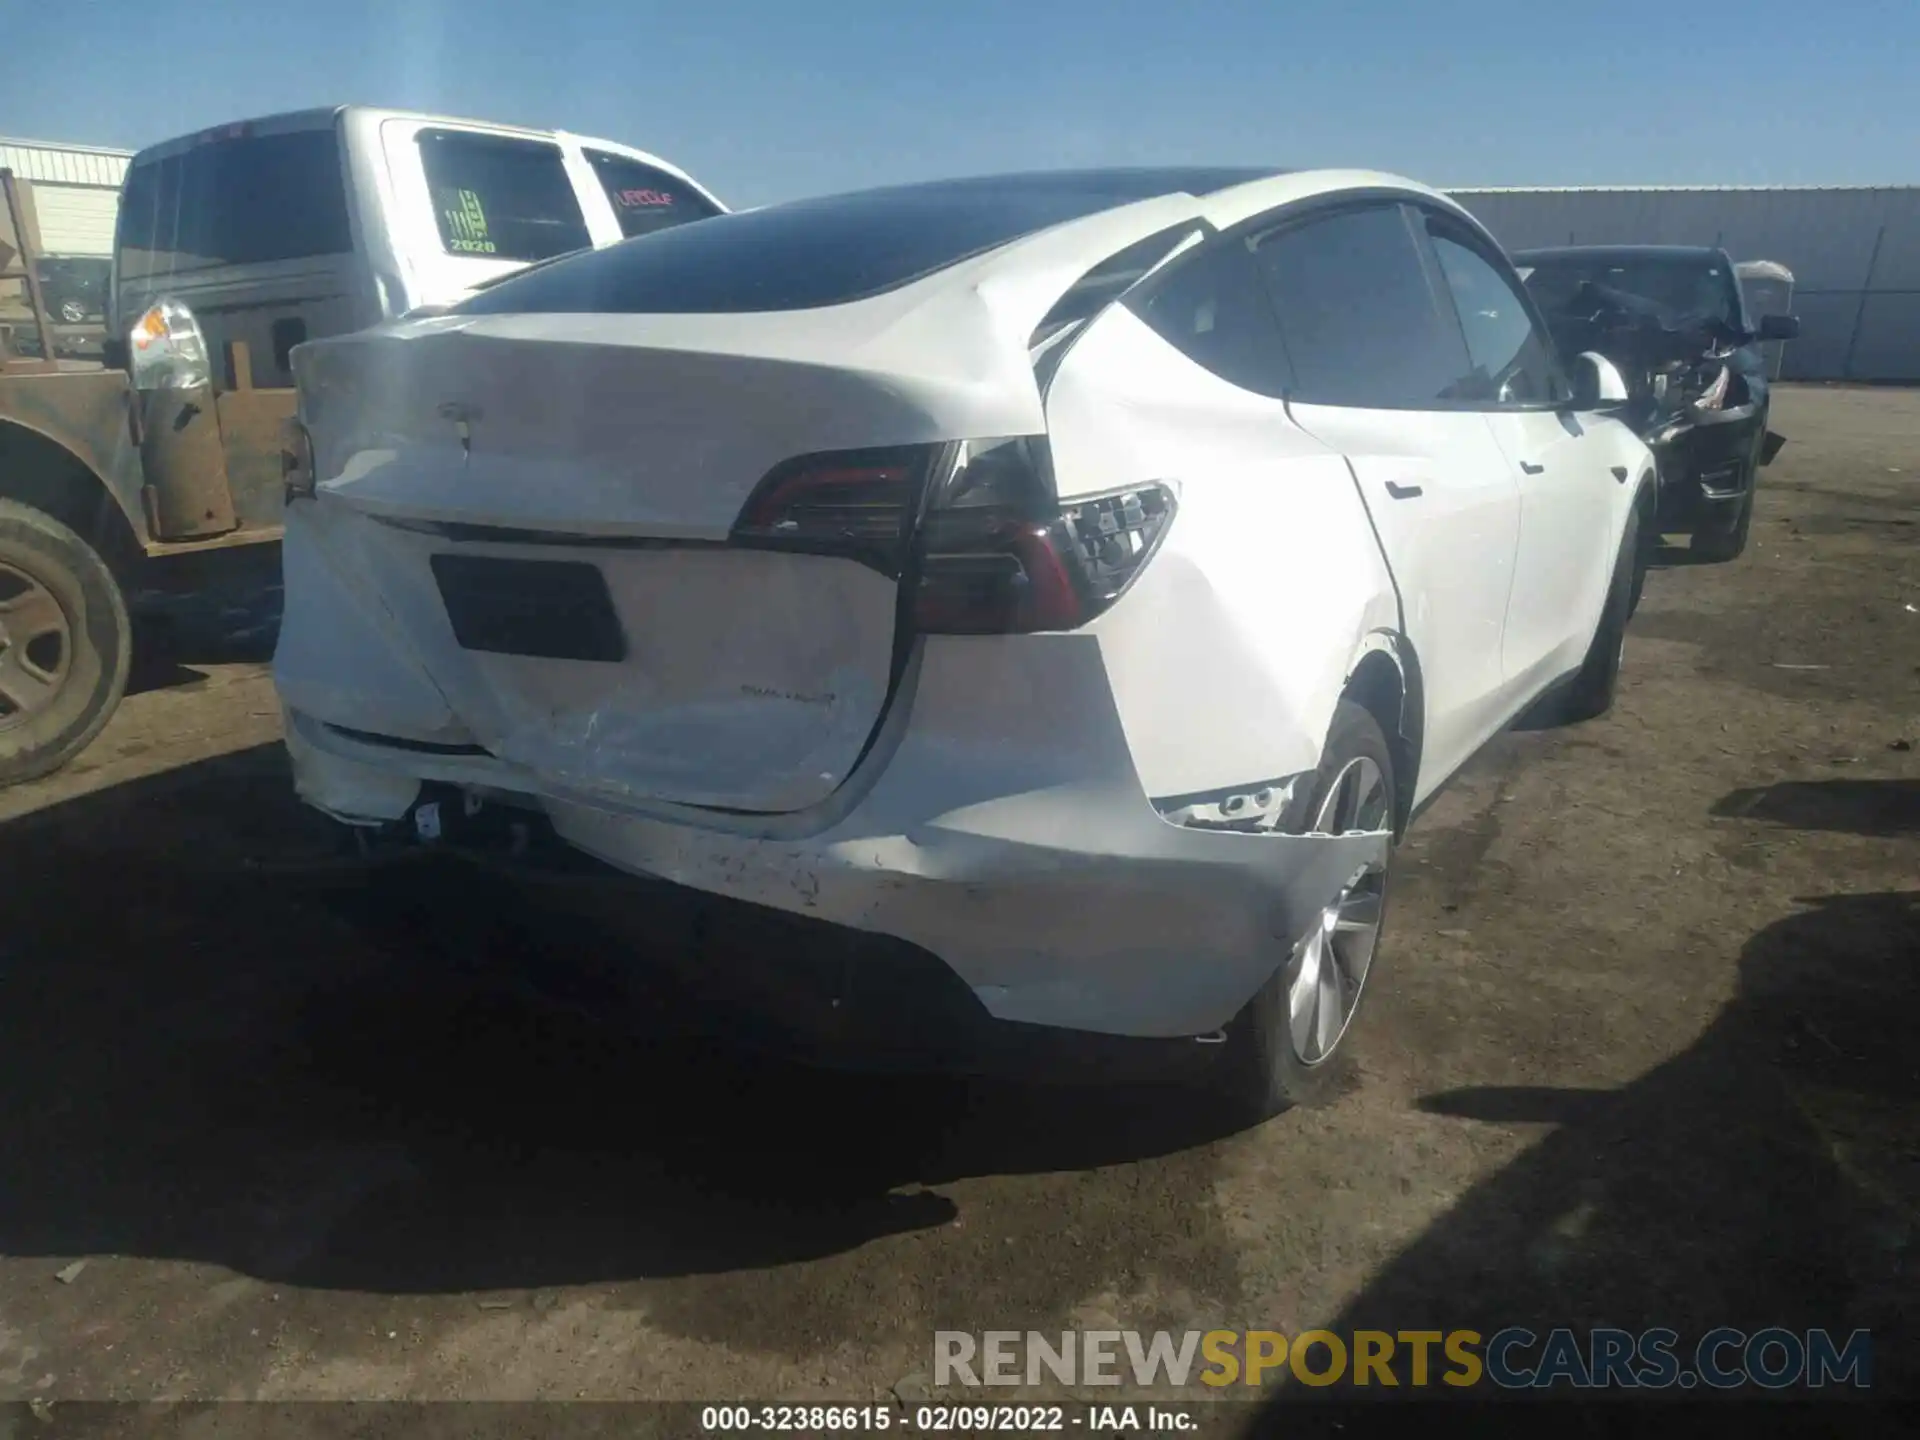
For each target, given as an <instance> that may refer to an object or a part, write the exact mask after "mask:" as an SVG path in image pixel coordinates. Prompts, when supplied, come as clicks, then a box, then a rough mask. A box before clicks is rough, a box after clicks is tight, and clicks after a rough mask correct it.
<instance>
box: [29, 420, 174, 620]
mask: <svg viewBox="0 0 1920 1440" xmlns="http://www.w3.org/2000/svg"><path fill="white" fill-rule="evenodd" d="M0 499H5V500H13V501H17V502H18V503H20V504H22V505H27V506H30V507H31V508H33V509H35V510H38V511H40V512H41V513H42V514H44V515H49V516H51V517H52V518H54V519H55V520H58V521H59V522H60V523H61V524H62V525H65V526H66V527H67V528H68V529H69V530H71V531H73V533H74V534H76V535H78V536H79V537H80V538H81V539H82V540H84V541H85V542H86V543H87V544H88V545H90V546H92V547H93V548H94V550H95V551H97V552H98V553H99V555H100V557H101V558H102V559H103V560H105V561H106V562H107V566H108V568H109V569H110V570H112V571H113V573H114V575H115V577H116V578H118V579H121V580H122V581H123V582H124V580H125V577H126V575H127V574H128V572H129V571H130V570H131V569H132V567H133V566H134V565H135V564H137V563H138V561H139V559H140V557H141V556H142V554H143V553H144V552H143V550H142V547H141V544H140V536H139V532H138V531H137V530H136V529H135V527H134V523H133V520H132V517H130V516H129V515H128V514H127V511H126V506H125V505H124V503H123V502H122V501H121V499H120V496H119V494H118V493H117V491H116V490H115V488H114V487H113V486H112V485H110V484H109V483H108V482H107V480H106V478H105V477H103V476H102V475H101V474H100V473H99V472H98V471H96V470H95V469H94V467H93V466H92V465H90V464H88V463H87V461H86V460H85V459H83V458H82V457H81V456H80V455H79V454H78V453H76V452H75V451H74V450H73V449H71V448H70V447H68V446H67V445H66V444H64V443H62V442H61V441H60V440H59V439H57V438H56V437H54V436H53V435H50V434H48V433H47V432H46V431H44V430H42V429H40V428H38V427H36V426H33V425H30V424H28V423H27V422H25V421H24V420H21V419H20V418H18V417H17V416H0Z"/></svg>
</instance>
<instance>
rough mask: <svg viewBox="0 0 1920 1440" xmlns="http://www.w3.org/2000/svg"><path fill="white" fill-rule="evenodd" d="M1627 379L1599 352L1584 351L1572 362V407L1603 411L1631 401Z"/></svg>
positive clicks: (1618, 368) (1617, 367)
mask: <svg viewBox="0 0 1920 1440" xmlns="http://www.w3.org/2000/svg"><path fill="white" fill-rule="evenodd" d="M1628 398H1629V397H1628V394H1627V382H1626V378H1625V377H1624V376H1622V375H1621V373H1620V367H1619V366H1617V365H1615V364H1614V363H1613V362H1612V361H1611V360H1609V359H1607V357H1606V356H1604V355H1602V354H1600V353H1599V352H1598V351H1597V350H1583V351H1582V352H1581V353H1580V354H1579V355H1578V356H1577V357H1576V358H1575V360H1574V362H1573V406H1574V409H1576V410H1604V409H1606V408H1607V407H1608V406H1609V405H1624V404H1625V403H1626V402H1627V400H1628Z"/></svg>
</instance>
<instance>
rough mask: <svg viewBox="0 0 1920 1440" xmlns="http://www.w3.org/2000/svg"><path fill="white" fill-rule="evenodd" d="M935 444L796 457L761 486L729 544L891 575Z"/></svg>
mask: <svg viewBox="0 0 1920 1440" xmlns="http://www.w3.org/2000/svg"><path fill="white" fill-rule="evenodd" d="M942 449H943V447H940V446H924V445H916V446H901V447H898V448H895V449H887V450H844V451H837V452H835V453H832V454H826V455H803V456H800V457H799V458H798V459H796V460H790V461H788V462H787V463H786V464H784V465H782V466H780V467H779V468H778V469H776V470H774V471H773V472H772V473H771V474H769V475H768V476H767V477H766V478H765V479H764V480H762V481H761V482H760V484H759V486H758V487H757V488H756V489H755V490H754V492H753V495H752V496H751V498H749V499H748V501H747V504H746V508H745V509H744V510H742V511H741V512H740V518H739V519H738V520H737V521H735V522H734V526H733V543H735V544H737V545H751V546H756V547H758V548H762V549H770V550H795V551H801V552H804V553H807V554H814V555H840V556H844V557H845V558H847V559H849V560H857V561H859V562H860V563H862V564H865V565H869V566H871V567H872V568H874V569H876V570H879V571H881V572H882V573H883V574H886V575H890V576H894V577H898V576H899V575H900V573H901V570H902V567H903V565H904V564H905V561H906V558H907V546H908V541H909V540H910V539H911V537H912V534H913V517H914V515H915V513H916V512H917V511H918V509H919V506H920V497H921V496H922V495H923V494H924V493H925V491H926V480H927V476H928V474H929V473H930V471H931V469H932V467H933V465H934V464H935V462H936V460H937V459H938V457H939V456H940V454H941V453H942Z"/></svg>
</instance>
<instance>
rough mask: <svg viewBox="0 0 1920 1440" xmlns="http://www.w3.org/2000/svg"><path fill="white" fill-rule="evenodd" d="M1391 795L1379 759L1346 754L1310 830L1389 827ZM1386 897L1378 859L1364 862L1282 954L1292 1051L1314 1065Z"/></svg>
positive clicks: (1339, 1034)
mask: <svg viewBox="0 0 1920 1440" xmlns="http://www.w3.org/2000/svg"><path fill="white" fill-rule="evenodd" d="M1391 825H1392V797H1391V796H1389V795H1388V793H1387V780H1386V776H1385V774H1383V773H1382V771H1381V769H1380V766H1379V765H1378V764H1376V763H1375V762H1374V761H1373V760H1371V759H1369V758H1368V757H1366V756H1364V755H1362V756H1357V757H1355V758H1354V759H1352V760H1349V761H1348V762H1347V763H1346V765H1345V766H1343V767H1342V768H1341V771H1340V773H1339V775H1338V776H1337V777H1335V779H1334V783H1333V784H1332V785H1331V786H1330V787H1329V788H1328V790H1327V796H1326V799H1325V800H1323V801H1322V802H1321V805H1320V812H1319V814H1318V815H1316V816H1315V817H1314V821H1313V826H1312V828H1313V830H1314V831H1315V832H1316V833H1319V834H1323V835H1346V834H1352V833H1355V832H1371V831H1380V830H1386V829H1389V828H1391ZM1386 898H1387V871H1386V865H1385V863H1384V861H1370V862H1369V863H1368V864H1367V865H1365V866H1363V867H1362V868H1361V869H1360V870H1359V871H1358V872H1357V873H1356V874H1355V875H1354V876H1353V878H1352V879H1350V880H1349V881H1347V883H1346V884H1345V885H1343V886H1341V887H1340V890H1339V893H1337V894H1336V895H1335V896H1334V897H1333V899H1332V900H1330V901H1329V902H1328V903H1327V904H1326V905H1325V906H1323V907H1322V908H1321V910H1320V912H1319V913H1318V914H1317V915H1316V916H1315V917H1314V922H1313V924H1312V926H1311V927H1310V928H1309V929H1308V931H1307V933H1306V934H1305V935H1303V936H1302V937H1301V938H1300V939H1299V941H1298V942H1297V943H1296V944H1295V945H1294V947H1293V954H1292V955H1291V956H1290V957H1289V958H1288V961H1287V1029H1288V1034H1289V1038H1290V1040H1291V1042H1292V1045H1293V1053H1294V1056H1295V1057H1296V1058H1297V1059H1298V1060H1299V1061H1300V1063H1301V1064H1303V1065H1306V1066H1314V1065H1319V1064H1321V1063H1322V1062H1324V1061H1325V1060H1327V1059H1328V1058H1330V1057H1331V1056H1332V1055H1333V1053H1334V1051H1335V1050H1336V1049H1338V1048H1339V1045H1340V1041H1341V1039H1342V1038H1343V1037H1344V1036H1345V1035H1346V1033H1347V1027H1348V1026H1349V1025H1351V1024H1352V1023H1353V1014H1354V1011H1355V1009H1357V1008H1358V1006H1359V1003H1360V992H1361V990H1362V989H1363V988H1364V987H1365V985H1366V983H1367V974H1368V972H1369V971H1370V970H1372V968H1373V957H1374V952H1375V951H1376V950H1377V949H1378V948H1379V944H1380V923H1381V920H1382V919H1383V918H1384V914H1385V909H1386Z"/></svg>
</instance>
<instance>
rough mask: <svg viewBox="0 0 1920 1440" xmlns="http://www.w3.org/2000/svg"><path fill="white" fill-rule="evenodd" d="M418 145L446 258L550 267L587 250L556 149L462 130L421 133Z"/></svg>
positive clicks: (541, 142)
mask: <svg viewBox="0 0 1920 1440" xmlns="http://www.w3.org/2000/svg"><path fill="white" fill-rule="evenodd" d="M419 144H420V163H421V164H422V165H423V166H424V167H425V169H426V172H427V189H428V191H429V192H430V193H431V194H432V196H433V218H434V221H435V223H437V224H438V225H439V227H440V243H441V245H442V246H444V247H445V248H446V251H447V253H448V254H449V255H470V256H474V257H477V258H484V259H488V260H527V261H531V260H550V259H552V258H553V257H554V256H556V255H565V254H566V253H567V252H568V251H570V250H584V249H586V248H587V247H588V246H589V245H591V244H592V243H593V242H592V239H591V237H590V236H589V235H588V234H587V222H586V217H584V216H583V215H582V214H581V213H580V199H579V197H578V196H577V195H575V194H574V192H573V181H572V180H571V179H570V178H568V175H567V164H566V160H565V158H564V157H563V156H562V155H561V153H560V147H559V146H558V145H554V144H550V143H549V142H547V141H544V140H523V139H520V138H518V137H516V136H508V135H475V134H473V133H471V132H470V131H464V130H423V131H421V132H420V137H419Z"/></svg>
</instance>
